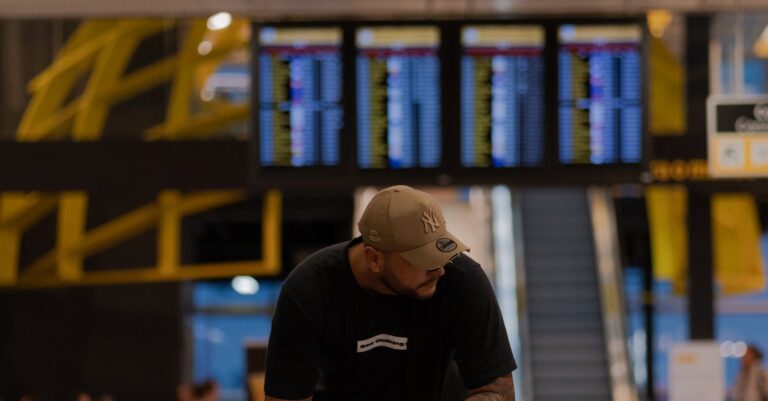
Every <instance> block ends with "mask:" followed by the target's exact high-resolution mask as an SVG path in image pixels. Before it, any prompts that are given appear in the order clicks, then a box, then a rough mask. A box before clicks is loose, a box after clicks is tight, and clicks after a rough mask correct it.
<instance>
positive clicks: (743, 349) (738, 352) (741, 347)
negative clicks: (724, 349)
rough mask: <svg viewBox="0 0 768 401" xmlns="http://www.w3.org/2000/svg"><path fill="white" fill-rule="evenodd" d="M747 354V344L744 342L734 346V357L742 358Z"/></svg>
mask: <svg viewBox="0 0 768 401" xmlns="http://www.w3.org/2000/svg"><path fill="white" fill-rule="evenodd" d="M746 354H747V344H746V343H745V342H744V341H739V342H737V343H736V344H733V357H734V358H741V357H743V356H744V355H746Z"/></svg>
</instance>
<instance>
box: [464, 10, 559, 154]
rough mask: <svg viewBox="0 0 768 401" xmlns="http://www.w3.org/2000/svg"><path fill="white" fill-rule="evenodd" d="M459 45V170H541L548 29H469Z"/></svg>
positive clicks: (466, 29) (473, 27)
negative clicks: (487, 168)
mask: <svg viewBox="0 0 768 401" xmlns="http://www.w3.org/2000/svg"><path fill="white" fill-rule="evenodd" d="M461 43H462V56H461V164H462V165H463V166H465V167H515V166H537V165H540V164H541V163H542V159H543V153H544V149H543V148H544V56H543V51H544V28H543V27H541V26H493V25H483V26H466V27H464V28H463V29H462V31H461Z"/></svg>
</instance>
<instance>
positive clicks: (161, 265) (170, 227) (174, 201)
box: [157, 191, 181, 275]
mask: <svg viewBox="0 0 768 401" xmlns="http://www.w3.org/2000/svg"><path fill="white" fill-rule="evenodd" d="M158 203H159V204H160V219H159V220H160V221H159V222H158V227H157V270H158V272H159V273H160V274H163V275H173V274H174V273H176V272H177V271H178V269H179V263H180V261H181V234H180V233H181V193H179V191H163V192H162V193H161V194H160V196H159V198H158Z"/></svg>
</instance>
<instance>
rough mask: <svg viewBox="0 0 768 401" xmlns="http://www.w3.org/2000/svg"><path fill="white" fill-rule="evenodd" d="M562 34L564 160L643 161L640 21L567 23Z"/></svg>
mask: <svg viewBox="0 0 768 401" xmlns="http://www.w3.org/2000/svg"><path fill="white" fill-rule="evenodd" d="M558 36H559V40H560V46H559V80H558V82H559V109H560V110H559V117H560V121H559V125H560V126H559V132H560V136H559V139H560V149H559V150H560V162H561V163H565V164H611V163H639V162H641V161H642V159H643V134H642V133H643V110H642V96H641V92H642V87H643V84H642V77H643V72H642V55H641V46H642V30H641V28H640V26H638V25H600V26H595V25H562V26H560V27H559V32H558Z"/></svg>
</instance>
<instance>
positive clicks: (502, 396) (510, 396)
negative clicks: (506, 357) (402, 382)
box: [268, 374, 515, 401]
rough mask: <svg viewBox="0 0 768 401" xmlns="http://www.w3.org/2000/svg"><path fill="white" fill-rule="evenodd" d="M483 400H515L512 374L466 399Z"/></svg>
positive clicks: (489, 384) (478, 390) (472, 400)
mask: <svg viewBox="0 0 768 401" xmlns="http://www.w3.org/2000/svg"><path fill="white" fill-rule="evenodd" d="M268 400H269V399H268ZM483 400H487V401H515V383H514V381H512V375H511V374H509V375H506V376H501V377H499V378H497V379H496V380H494V381H492V382H490V383H488V384H486V385H485V386H482V387H478V388H476V389H473V390H469V397H467V400H466V401H483Z"/></svg>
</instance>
